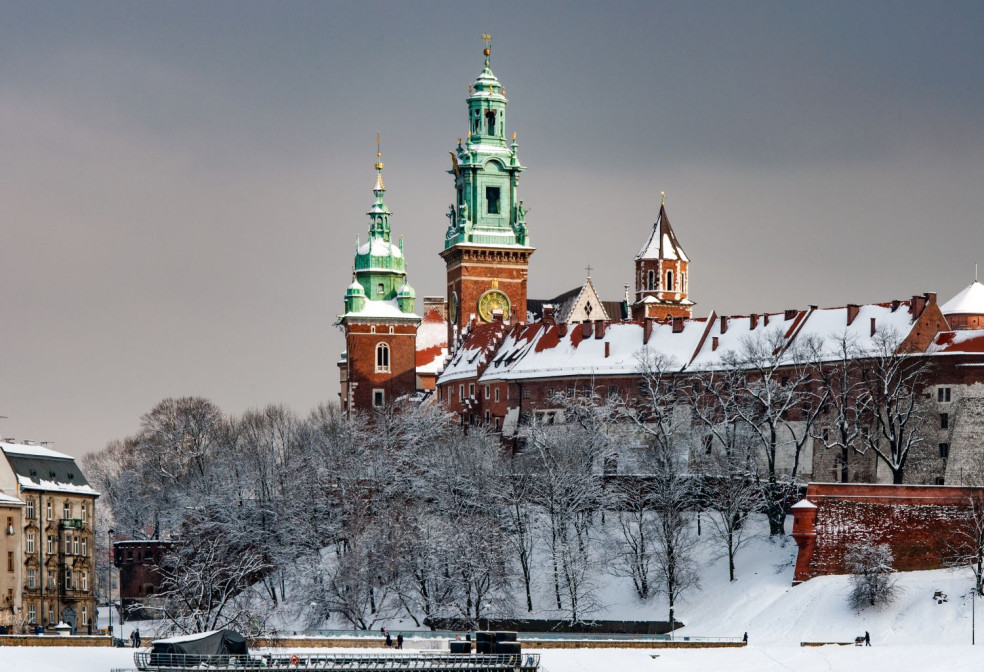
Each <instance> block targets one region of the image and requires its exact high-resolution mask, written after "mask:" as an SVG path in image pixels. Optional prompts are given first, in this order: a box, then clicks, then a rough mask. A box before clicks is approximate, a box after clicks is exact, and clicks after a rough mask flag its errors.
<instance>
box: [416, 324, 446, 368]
mask: <svg viewBox="0 0 984 672" xmlns="http://www.w3.org/2000/svg"><path fill="white" fill-rule="evenodd" d="M447 356H448V323H447V322H446V321H445V319H444V317H443V316H442V315H441V313H440V311H438V310H436V309H433V308H432V309H431V310H429V311H427V314H426V315H424V319H423V321H422V322H421V323H420V326H419V327H417V357H416V365H417V373H424V374H432V375H437V374H439V373H440V372H441V371H442V370H443V369H444V360H445V358H447Z"/></svg>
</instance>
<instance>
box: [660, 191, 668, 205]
mask: <svg viewBox="0 0 984 672" xmlns="http://www.w3.org/2000/svg"><path fill="white" fill-rule="evenodd" d="M664 203H666V192H665V191H661V192H659V204H660V205H663V204H664Z"/></svg>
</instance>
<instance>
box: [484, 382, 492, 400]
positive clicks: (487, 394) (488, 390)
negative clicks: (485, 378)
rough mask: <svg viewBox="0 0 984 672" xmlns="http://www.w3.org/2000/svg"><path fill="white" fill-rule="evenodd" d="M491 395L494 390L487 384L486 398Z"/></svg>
mask: <svg viewBox="0 0 984 672" xmlns="http://www.w3.org/2000/svg"><path fill="white" fill-rule="evenodd" d="M491 396H492V390H491V388H490V387H489V386H488V385H486V386H485V398H486V399H488V398H489V397H491Z"/></svg>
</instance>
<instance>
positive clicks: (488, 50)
mask: <svg viewBox="0 0 984 672" xmlns="http://www.w3.org/2000/svg"><path fill="white" fill-rule="evenodd" d="M482 42H484V43H485V49H483V50H482V53H483V54H485V65H488V64H489V56H490V55H491V54H492V36H491V35H490V34H488V33H482Z"/></svg>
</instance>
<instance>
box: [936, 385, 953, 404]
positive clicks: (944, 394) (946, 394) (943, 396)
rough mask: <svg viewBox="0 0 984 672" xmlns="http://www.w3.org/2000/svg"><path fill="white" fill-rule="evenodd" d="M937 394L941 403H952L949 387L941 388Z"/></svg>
mask: <svg viewBox="0 0 984 672" xmlns="http://www.w3.org/2000/svg"><path fill="white" fill-rule="evenodd" d="M936 392H937V396H938V399H939V401H950V388H949V387H941V388H940V389H938V390H937V391H936Z"/></svg>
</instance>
